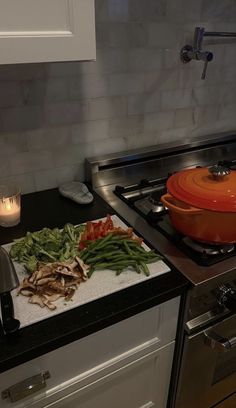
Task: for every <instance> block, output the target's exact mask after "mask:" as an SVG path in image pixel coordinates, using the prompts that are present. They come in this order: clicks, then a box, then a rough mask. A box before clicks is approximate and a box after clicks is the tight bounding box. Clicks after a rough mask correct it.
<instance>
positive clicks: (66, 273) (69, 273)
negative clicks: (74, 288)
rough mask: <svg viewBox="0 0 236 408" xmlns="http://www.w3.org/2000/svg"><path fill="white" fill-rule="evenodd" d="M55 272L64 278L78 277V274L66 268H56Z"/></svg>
mask: <svg viewBox="0 0 236 408" xmlns="http://www.w3.org/2000/svg"><path fill="white" fill-rule="evenodd" d="M55 272H57V273H59V274H61V275H64V276H73V277H74V278H76V277H78V273H76V272H74V271H72V270H69V269H68V268H62V269H59V268H57V269H56V271H55Z"/></svg>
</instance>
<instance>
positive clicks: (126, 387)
mask: <svg viewBox="0 0 236 408" xmlns="http://www.w3.org/2000/svg"><path fill="white" fill-rule="evenodd" d="M173 351H174V342H172V343H171V344H169V345H167V346H165V347H163V348H161V349H159V350H156V351H155V352H152V353H150V354H149V355H146V356H143V357H142V358H140V359H138V360H135V361H133V362H131V363H129V364H127V365H125V366H124V367H122V368H120V369H117V370H115V371H113V372H112V373H111V374H109V375H107V376H104V377H102V378H100V379H99V380H97V381H94V382H93V383H91V384H89V385H87V386H84V387H82V388H79V389H77V390H74V392H72V393H70V394H67V395H65V396H64V397H63V398H61V399H58V400H57V399H56V395H54V402H53V403H49V405H48V404H45V405H44V408H49V407H50V408H111V407H112V408H121V407H124V408H165V407H166V403H167V397H168V390H169V382H170V374H171V366H172V358H173ZM34 407H35V408H36V406H34Z"/></svg>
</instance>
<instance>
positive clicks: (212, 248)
mask: <svg viewBox="0 0 236 408" xmlns="http://www.w3.org/2000/svg"><path fill="white" fill-rule="evenodd" d="M183 242H184V243H185V245H187V246H188V247H190V248H191V249H193V250H194V251H196V252H199V253H201V254H203V255H210V256H212V255H222V254H229V253H230V252H233V251H234V249H235V246H234V244H222V245H221V244H208V243H204V242H197V241H194V240H192V239H191V238H189V237H185V238H183Z"/></svg>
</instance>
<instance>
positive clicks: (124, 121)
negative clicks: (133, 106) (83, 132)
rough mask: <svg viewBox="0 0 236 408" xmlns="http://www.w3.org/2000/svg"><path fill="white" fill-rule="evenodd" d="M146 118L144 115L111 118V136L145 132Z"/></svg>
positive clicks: (127, 135) (125, 135)
mask: <svg viewBox="0 0 236 408" xmlns="http://www.w3.org/2000/svg"><path fill="white" fill-rule="evenodd" d="M143 130H144V120H143V115H139V116H129V117H127V118H119V119H117V118H115V119H111V120H110V126H109V135H110V137H129V136H131V135H136V134H139V133H143Z"/></svg>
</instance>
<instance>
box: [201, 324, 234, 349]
mask: <svg viewBox="0 0 236 408" xmlns="http://www.w3.org/2000/svg"><path fill="white" fill-rule="evenodd" d="M204 335H205V344H206V345H207V346H209V347H210V348H211V349H212V350H215V351H217V352H218V353H225V352H226V351H230V350H232V349H233V348H234V347H236V337H231V338H229V339H228V338H226V337H222V336H220V335H219V334H217V333H216V332H214V331H213V330H210V329H209V330H205V331H204Z"/></svg>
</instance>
